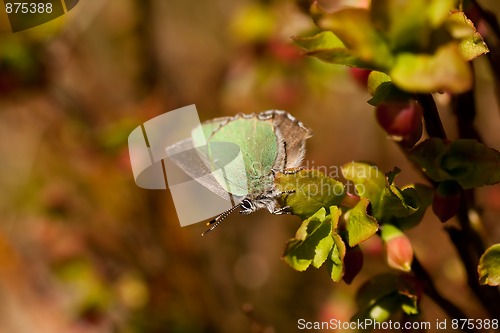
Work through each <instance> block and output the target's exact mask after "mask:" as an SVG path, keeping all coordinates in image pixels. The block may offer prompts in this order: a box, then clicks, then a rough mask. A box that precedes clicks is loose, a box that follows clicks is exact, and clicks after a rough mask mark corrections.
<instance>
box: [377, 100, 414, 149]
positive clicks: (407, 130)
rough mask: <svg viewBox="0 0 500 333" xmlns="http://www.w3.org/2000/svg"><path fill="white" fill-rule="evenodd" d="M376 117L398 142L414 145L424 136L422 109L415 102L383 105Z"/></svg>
mask: <svg viewBox="0 0 500 333" xmlns="http://www.w3.org/2000/svg"><path fill="white" fill-rule="evenodd" d="M375 115H376V117H377V121H378V123H379V124H380V126H382V127H383V128H384V129H385V131H386V132H387V133H388V134H389V135H390V136H391V137H392V138H393V139H394V140H396V141H403V140H405V141H412V142H413V144H414V143H416V142H417V141H418V140H419V139H420V137H421V136H422V108H421V106H420V105H419V104H418V103H417V102H415V101H413V100H408V101H400V102H384V103H381V104H379V105H377V107H376V109H375Z"/></svg>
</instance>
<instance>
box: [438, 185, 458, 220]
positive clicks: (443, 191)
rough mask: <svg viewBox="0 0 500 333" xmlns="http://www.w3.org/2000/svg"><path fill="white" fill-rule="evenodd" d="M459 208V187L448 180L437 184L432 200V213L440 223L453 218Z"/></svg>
mask: <svg viewBox="0 0 500 333" xmlns="http://www.w3.org/2000/svg"><path fill="white" fill-rule="evenodd" d="M459 206H460V185H458V184H457V182H455V181H452V180H449V181H444V182H441V183H439V185H438V187H437V188H436V191H435V193H434V198H433V200H432V211H433V212H434V214H436V216H437V217H438V218H439V220H440V221H441V222H443V223H444V222H446V221H448V220H449V219H451V218H452V217H453V216H455V215H456V214H457V212H458V207H459Z"/></svg>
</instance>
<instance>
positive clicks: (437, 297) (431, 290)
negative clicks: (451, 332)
mask: <svg viewBox="0 0 500 333" xmlns="http://www.w3.org/2000/svg"><path fill="white" fill-rule="evenodd" d="M411 269H412V271H413V273H414V274H415V276H416V277H417V278H418V279H419V280H420V282H422V283H423V286H424V292H425V294H426V295H427V296H429V297H430V298H431V299H432V300H433V301H434V302H435V303H436V304H437V305H439V307H440V308H441V309H443V310H444V311H445V312H446V314H447V315H448V317H450V318H451V319H465V318H468V317H467V315H466V314H465V313H464V312H463V311H462V310H461V309H460V308H459V307H457V306H456V305H455V304H453V303H452V302H451V301H450V300H448V299H447V298H445V297H444V296H442V295H441V293H440V292H439V291H438V290H437V288H436V286H435V285H434V281H433V280H432V278H431V276H430V275H429V273H428V272H427V271H426V270H425V268H424V267H423V266H422V264H421V263H420V261H419V260H418V259H417V258H416V257H413V263H412V265H411ZM464 332H479V331H477V330H473V329H472V330H471V329H465V330H464Z"/></svg>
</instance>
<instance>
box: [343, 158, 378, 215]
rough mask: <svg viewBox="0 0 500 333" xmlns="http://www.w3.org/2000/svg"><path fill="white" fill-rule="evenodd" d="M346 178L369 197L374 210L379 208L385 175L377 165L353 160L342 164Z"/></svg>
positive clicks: (360, 192) (362, 193)
mask: <svg viewBox="0 0 500 333" xmlns="http://www.w3.org/2000/svg"><path fill="white" fill-rule="evenodd" d="M342 174H343V175H344V178H345V179H347V180H350V181H352V182H353V183H354V186H355V188H356V192H358V194H359V195H360V196H361V197H362V198H366V199H368V200H369V201H370V202H371V204H372V208H373V210H374V211H375V210H378V208H379V199H380V197H381V195H382V192H383V191H384V189H385V185H386V181H385V175H384V174H383V173H382V172H381V171H380V170H379V169H378V167H377V166H375V165H369V164H366V163H360V162H351V163H347V164H345V165H343V166H342Z"/></svg>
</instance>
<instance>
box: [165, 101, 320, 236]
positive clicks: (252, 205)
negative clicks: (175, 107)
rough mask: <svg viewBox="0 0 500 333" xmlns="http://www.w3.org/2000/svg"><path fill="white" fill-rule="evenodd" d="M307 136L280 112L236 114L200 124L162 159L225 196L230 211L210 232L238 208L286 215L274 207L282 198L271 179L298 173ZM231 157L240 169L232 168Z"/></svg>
mask: <svg viewBox="0 0 500 333" xmlns="http://www.w3.org/2000/svg"><path fill="white" fill-rule="evenodd" d="M311 135H312V133H311V131H310V130H309V129H308V128H307V127H305V126H304V125H303V124H302V122H300V121H298V120H297V119H295V118H294V117H293V116H292V115H291V114H289V113H287V112H285V111H278V110H270V111H265V112H262V113H259V114H250V115H245V114H238V115H236V116H234V117H223V118H216V119H213V120H210V121H207V122H204V123H203V124H201V126H198V127H197V128H195V129H193V131H192V134H191V138H189V139H187V140H184V141H181V142H180V143H178V144H176V145H174V146H171V147H169V148H167V154H168V155H170V156H171V158H172V160H173V161H174V162H175V163H176V164H177V165H178V166H179V167H181V168H182V169H183V170H184V171H185V172H186V173H187V174H188V175H189V176H191V177H193V178H194V179H196V180H197V181H198V182H199V183H201V184H202V185H203V186H205V187H206V188H208V189H209V190H210V191H212V192H213V193H216V194H218V195H220V196H221V197H225V198H227V195H228V194H229V195H230V197H231V201H232V202H233V206H232V207H231V208H230V209H228V210H226V211H225V212H222V213H221V214H220V215H218V216H217V217H216V218H215V219H213V220H212V221H210V222H209V223H208V225H210V228H209V229H208V230H207V231H206V232H209V231H211V230H213V229H215V228H216V227H217V226H218V225H219V223H220V222H222V221H223V220H224V219H225V218H226V217H227V216H228V215H229V214H231V213H232V212H233V211H235V210H236V209H238V208H239V209H240V214H250V213H252V212H255V211H256V210H259V209H263V208H266V209H267V210H269V212H271V213H272V214H286V213H288V212H289V211H288V208H289V207H280V206H279V203H278V200H277V198H278V197H279V196H280V195H281V194H282V192H279V191H277V190H276V188H275V185H274V176H275V173H276V172H285V173H286V172H293V170H296V169H298V168H299V167H300V165H301V163H302V160H303V158H304V154H305V142H306V140H307V139H308V138H310V137H311ZM186 151H189V152H190V154H186V153H185V152H186ZM177 152H184V153H177ZM193 152H196V154H193ZM194 155H196V156H194ZM235 156H238V157H239V159H236V160H237V161H239V163H238V162H234V163H231V160H232V159H234V158H235ZM290 170H291V171H290ZM206 232H205V233H206ZM205 233H203V234H205Z"/></svg>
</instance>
